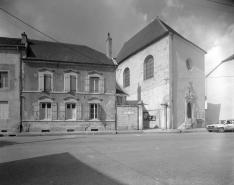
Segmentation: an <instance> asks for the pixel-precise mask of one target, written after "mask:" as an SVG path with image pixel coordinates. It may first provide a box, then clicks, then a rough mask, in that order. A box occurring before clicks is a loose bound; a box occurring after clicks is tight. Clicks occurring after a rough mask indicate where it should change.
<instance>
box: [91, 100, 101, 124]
mask: <svg viewBox="0 0 234 185" xmlns="http://www.w3.org/2000/svg"><path fill="white" fill-rule="evenodd" d="M91 105H97V108H96V111H97V117H95V116H94V118H91ZM99 106H100V104H99V103H90V104H89V109H90V111H89V117H90V120H99V119H98V118H99V115H98V114H99ZM94 115H95V112H94Z"/></svg>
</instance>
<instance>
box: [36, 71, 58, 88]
mask: <svg viewBox="0 0 234 185" xmlns="http://www.w3.org/2000/svg"><path fill="white" fill-rule="evenodd" d="M46 74H49V75H51V82H50V84H51V91H50V92H53V90H54V84H53V81H54V80H53V79H54V77H53V72H52V71H50V70H48V69H45V71H38V91H45V83H44V81H43V82H41V78H40V77H41V75H43V80H44V78H45V75H46ZM42 84H43V90H41V86H42Z"/></svg>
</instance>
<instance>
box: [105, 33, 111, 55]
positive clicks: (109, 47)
mask: <svg viewBox="0 0 234 185" xmlns="http://www.w3.org/2000/svg"><path fill="white" fill-rule="evenodd" d="M106 56H107V57H108V58H109V59H112V38H111V37H110V33H108V38H107V40H106Z"/></svg>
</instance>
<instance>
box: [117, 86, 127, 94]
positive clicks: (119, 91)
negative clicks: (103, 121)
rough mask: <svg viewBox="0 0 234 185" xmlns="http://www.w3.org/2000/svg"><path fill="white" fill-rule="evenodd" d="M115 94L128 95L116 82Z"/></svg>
mask: <svg viewBox="0 0 234 185" xmlns="http://www.w3.org/2000/svg"><path fill="white" fill-rule="evenodd" d="M116 94H119V95H123V96H128V94H126V93H125V92H124V91H123V89H122V88H121V87H120V86H119V84H118V83H116Z"/></svg>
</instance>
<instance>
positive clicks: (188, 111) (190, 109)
mask: <svg viewBox="0 0 234 185" xmlns="http://www.w3.org/2000/svg"><path fill="white" fill-rule="evenodd" d="M187 118H192V105H191V103H190V102H188V104H187Z"/></svg>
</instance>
